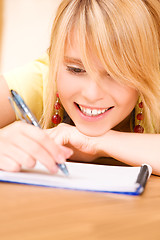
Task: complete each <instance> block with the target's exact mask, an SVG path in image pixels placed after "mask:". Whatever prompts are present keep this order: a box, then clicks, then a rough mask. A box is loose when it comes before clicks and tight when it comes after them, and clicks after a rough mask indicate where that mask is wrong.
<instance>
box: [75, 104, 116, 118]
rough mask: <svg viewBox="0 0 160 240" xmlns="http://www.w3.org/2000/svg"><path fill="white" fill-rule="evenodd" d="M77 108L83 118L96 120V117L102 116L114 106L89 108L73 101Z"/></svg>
mask: <svg viewBox="0 0 160 240" xmlns="http://www.w3.org/2000/svg"><path fill="white" fill-rule="evenodd" d="M75 105H76V107H77V109H78V110H79V111H80V113H81V116H83V118H84V117H85V118H86V119H87V120H96V119H98V118H101V117H102V116H104V114H105V113H106V112H108V111H109V110H111V109H112V108H114V106H111V107H109V108H90V107H84V106H82V105H79V104H77V103H75Z"/></svg>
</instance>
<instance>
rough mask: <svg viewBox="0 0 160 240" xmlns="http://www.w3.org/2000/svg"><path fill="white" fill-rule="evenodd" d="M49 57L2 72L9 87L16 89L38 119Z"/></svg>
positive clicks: (41, 109) (41, 106)
mask: <svg viewBox="0 0 160 240" xmlns="http://www.w3.org/2000/svg"><path fill="white" fill-rule="evenodd" d="M48 69H49V57H48V55H47V54H44V55H43V56H42V57H41V58H39V59H36V60H35V61H33V62H31V63H29V64H26V65H25V66H23V67H20V68H16V69H14V70H13V71H10V72H9V73H6V74H4V77H5V79H6V81H7V84H8V86H9V89H13V90H15V91H17V92H18V93H19V94H20V96H22V98H23V99H24V101H25V102H26V104H27V105H28V107H29V108H30V109H31V111H32V112H33V113H34V115H35V116H36V118H37V119H38V120H39V119H40V118H41V116H42V113H43V86H44V83H45V81H46V78H48Z"/></svg>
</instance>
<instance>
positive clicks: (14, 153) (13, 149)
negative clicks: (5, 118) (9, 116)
mask: <svg viewBox="0 0 160 240" xmlns="http://www.w3.org/2000/svg"><path fill="white" fill-rule="evenodd" d="M71 154H72V150H71V149H68V148H67V147H64V146H58V145H57V144H56V143H55V141H54V140H53V139H51V138H50V137H49V135H48V134H47V133H46V132H45V131H44V130H42V129H39V128H36V127H34V126H32V125H29V124H26V123H23V122H14V123H13V124H10V125H8V126H7V127H4V128H2V129H0V169H1V170H5V171H19V170H20V169H21V167H22V166H24V167H27V168H33V167H34V166H35V164H36V161H39V162H41V163H42V164H43V165H45V167H46V168H47V169H48V170H49V171H50V172H52V173H56V172H57V171H58V167H57V163H64V162H65V160H66V159H67V158H69V157H70V156H71Z"/></svg>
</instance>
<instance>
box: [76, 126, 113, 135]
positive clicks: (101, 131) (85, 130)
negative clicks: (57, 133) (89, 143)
mask: <svg viewBox="0 0 160 240" xmlns="http://www.w3.org/2000/svg"><path fill="white" fill-rule="evenodd" d="M76 128H77V129H78V130H79V131H80V132H81V133H82V134H84V135H86V136H88V137H99V136H102V135H104V134H105V133H107V132H108V131H109V130H110V129H97V128H94V129H93V128H82V127H80V126H76Z"/></svg>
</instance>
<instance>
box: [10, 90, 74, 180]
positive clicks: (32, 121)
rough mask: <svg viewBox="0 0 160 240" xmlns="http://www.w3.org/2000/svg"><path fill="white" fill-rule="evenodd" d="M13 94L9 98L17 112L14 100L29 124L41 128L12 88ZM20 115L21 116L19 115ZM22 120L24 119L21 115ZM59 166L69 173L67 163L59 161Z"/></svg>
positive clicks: (66, 173)
mask: <svg viewBox="0 0 160 240" xmlns="http://www.w3.org/2000/svg"><path fill="white" fill-rule="evenodd" d="M10 92H11V95H12V98H9V100H10V103H11V106H12V107H13V110H14V111H15V112H16V110H15V108H14V106H13V104H12V101H14V103H15V104H16V106H17V107H18V109H19V111H20V112H21V114H22V116H23V117H24V119H25V121H26V122H27V123H29V124H32V125H34V126H35V127H39V128H41V126H40V124H39V123H38V121H37V119H36V117H35V116H34V115H33V113H32V112H31V110H30V109H29V108H28V107H27V105H26V103H25V102H24V100H23V99H22V98H21V96H20V95H19V94H18V93H17V92H16V91H14V90H11V91H10ZM19 117H20V116H19ZM20 119H21V120H23V119H22V118H21V117H20ZM57 166H58V167H59V169H61V171H62V172H63V173H64V174H65V175H67V176H68V175H69V172H68V169H67V167H66V164H64V163H62V164H60V163H57Z"/></svg>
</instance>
